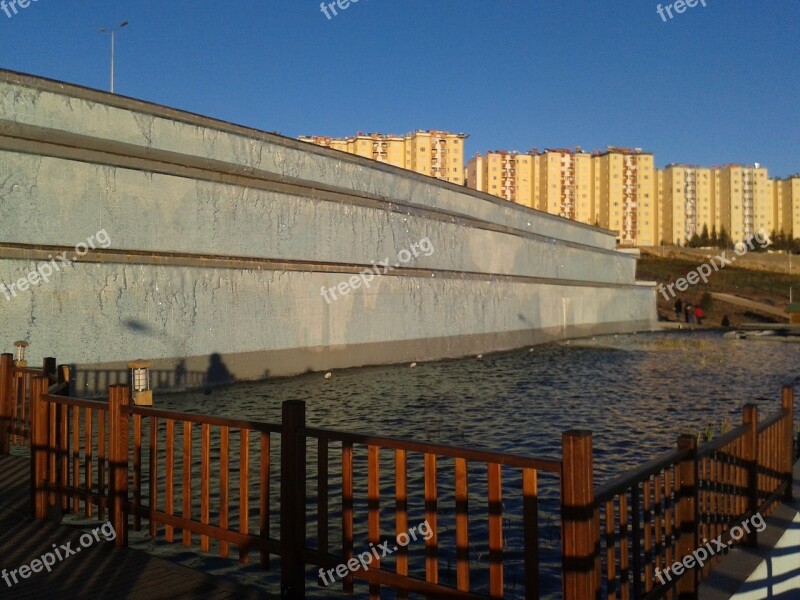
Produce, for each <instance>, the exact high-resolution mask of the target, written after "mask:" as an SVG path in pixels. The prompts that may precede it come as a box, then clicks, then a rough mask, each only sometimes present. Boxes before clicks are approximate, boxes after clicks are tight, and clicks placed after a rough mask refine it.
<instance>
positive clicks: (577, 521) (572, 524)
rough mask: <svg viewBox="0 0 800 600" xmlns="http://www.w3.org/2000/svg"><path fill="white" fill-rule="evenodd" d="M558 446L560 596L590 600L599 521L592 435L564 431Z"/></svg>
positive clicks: (596, 573) (596, 580)
mask: <svg viewBox="0 0 800 600" xmlns="http://www.w3.org/2000/svg"><path fill="white" fill-rule="evenodd" d="M561 445H562V452H563V458H562V460H563V464H562V472H561V529H562V569H563V573H564V576H563V597H564V600H591V599H592V598H599V594H600V568H599V560H600V520H599V515H598V512H597V510H596V509H595V505H594V475H593V464H592V432H591V431H583V430H577V429H572V430H570V431H566V432H564V434H563V435H562V437H561Z"/></svg>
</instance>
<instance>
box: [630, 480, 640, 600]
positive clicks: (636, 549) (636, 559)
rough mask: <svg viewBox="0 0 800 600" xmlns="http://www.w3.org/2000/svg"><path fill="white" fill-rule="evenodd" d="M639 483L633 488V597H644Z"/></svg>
mask: <svg viewBox="0 0 800 600" xmlns="http://www.w3.org/2000/svg"><path fill="white" fill-rule="evenodd" d="M640 504H641V503H640V500H639V484H638V483H634V485H633V487H632V488H631V535H632V540H631V542H632V544H631V545H632V552H633V554H632V557H631V567H632V568H633V571H632V572H631V577H632V579H633V597H634V598H641V597H642V524H641V515H640V512H639V511H640V509H641V506H640Z"/></svg>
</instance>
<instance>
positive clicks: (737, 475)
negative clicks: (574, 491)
mask: <svg viewBox="0 0 800 600" xmlns="http://www.w3.org/2000/svg"><path fill="white" fill-rule="evenodd" d="M793 414H794V401H793V394H792V388H790V387H784V389H783V401H782V409H781V410H780V411H779V412H778V413H776V414H775V415H773V416H771V417H769V418H767V419H766V420H764V421H761V422H759V421H758V408H757V406H756V405H755V404H748V405H746V406H745V407H744V411H743V417H742V425H740V426H739V427H736V428H735V429H733V430H732V431H730V432H728V433H727V434H725V435H723V436H721V437H719V438H717V439H715V440H713V441H711V442H709V443H707V444H705V445H703V446H700V447H698V444H697V437H696V436H689V435H682V436H680V437H679V438H678V445H677V448H676V449H675V450H673V451H671V452H668V453H666V454H664V455H662V456H659V457H657V458H656V459H654V460H652V461H650V462H649V463H647V464H645V465H642V466H641V467H639V468H637V469H635V470H633V471H630V472H628V473H625V474H624V475H622V476H620V477H619V478H617V479H614V480H612V481H610V482H608V483H607V484H605V485H603V486H602V487H600V488H599V489H597V490H596V491H595V496H594V505H595V509H596V511H597V518H599V523H600V532H599V533H600V534H601V537H600V539H598V542H599V547H600V548H601V553H600V556H599V560H598V564H597V568H598V573H597V575H596V577H597V579H598V580H599V583H596V584H595V585H599V586H600V588H601V589H602V590H603V597H607V598H624V599H626V598H661V597H666V598H672V597H678V596H679V597H681V598H684V597H696V594H697V587H698V584H699V582H700V581H701V580H702V579H703V577H704V576H705V575H707V574H708V572H709V570H710V569H711V568H712V567H713V566H714V565H715V564H716V563H717V562H718V561H719V560H720V559H721V558H722V556H723V554H722V553H720V554H716V555H711V556H709V557H708V560H707V561H705V564H704V565H698V566H697V567H696V568H691V569H685V570H683V569H679V570H680V571H682V572H680V573H676V572H675V571H674V570H673V571H669V572H666V571H668V570H669V569H671V567H672V566H673V565H674V564H675V563H677V562H680V561H682V560H683V558H684V557H687V556H690V555H691V554H692V553H693V552H694V551H695V550H696V549H698V548H701V547H703V546H704V545H705V544H706V543H708V542H709V541H711V540H714V539H717V538H720V541H724V543H725V544H731V543H736V542H737V541H738V540H736V539H733V540H732V539H731V536H730V535H729V533H730V530H731V528H732V527H734V526H735V525H737V524H739V523H742V522H743V521H745V520H747V519H749V518H751V517H753V516H754V515H756V514H758V513H760V514H761V515H762V516H764V517H766V516H768V515H769V514H770V512H771V510H773V509H774V505H775V503H776V502H777V501H778V500H781V499H784V498H790V497H791V489H792V467H793V464H792V459H793V452H794V451H793V444H794V428H793ZM593 529H594V528H593V527H592V526H587V531H592V530H593ZM748 529H750V528H749V527H748ZM737 533H738V532H737ZM587 535H589V534H588V533H587ZM743 542H744V543H747V544H749V545H755V544H756V543H757V532H756V531H755V530H753V529H750V531H749V533H746V534H745V536H744V537H743ZM715 547H716V546H715Z"/></svg>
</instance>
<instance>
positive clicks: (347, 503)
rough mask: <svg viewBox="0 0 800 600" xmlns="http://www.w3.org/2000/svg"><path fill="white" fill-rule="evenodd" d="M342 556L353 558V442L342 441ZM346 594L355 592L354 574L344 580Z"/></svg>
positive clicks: (343, 587)
mask: <svg viewBox="0 0 800 600" xmlns="http://www.w3.org/2000/svg"><path fill="white" fill-rule="evenodd" d="M342 558H343V559H344V561H343V562H345V563H346V562H347V561H349V560H350V559H351V558H353V444H352V443H350V442H342ZM342 589H343V590H344V593H346V594H352V593H353V576H352V575H351V574H349V573H348V575H347V576H346V577H345V578H344V579H343V580H342Z"/></svg>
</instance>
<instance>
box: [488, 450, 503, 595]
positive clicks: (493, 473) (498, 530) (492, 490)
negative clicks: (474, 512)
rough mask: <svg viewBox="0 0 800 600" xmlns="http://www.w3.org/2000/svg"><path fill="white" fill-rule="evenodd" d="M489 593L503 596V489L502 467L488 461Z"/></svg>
mask: <svg viewBox="0 0 800 600" xmlns="http://www.w3.org/2000/svg"><path fill="white" fill-rule="evenodd" d="M488 470H489V489H488V493H489V595H490V596H491V597H492V598H497V599H500V598H502V597H503V491H502V485H503V483H502V469H501V467H500V465H498V464H496V463H489V465H488Z"/></svg>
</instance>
